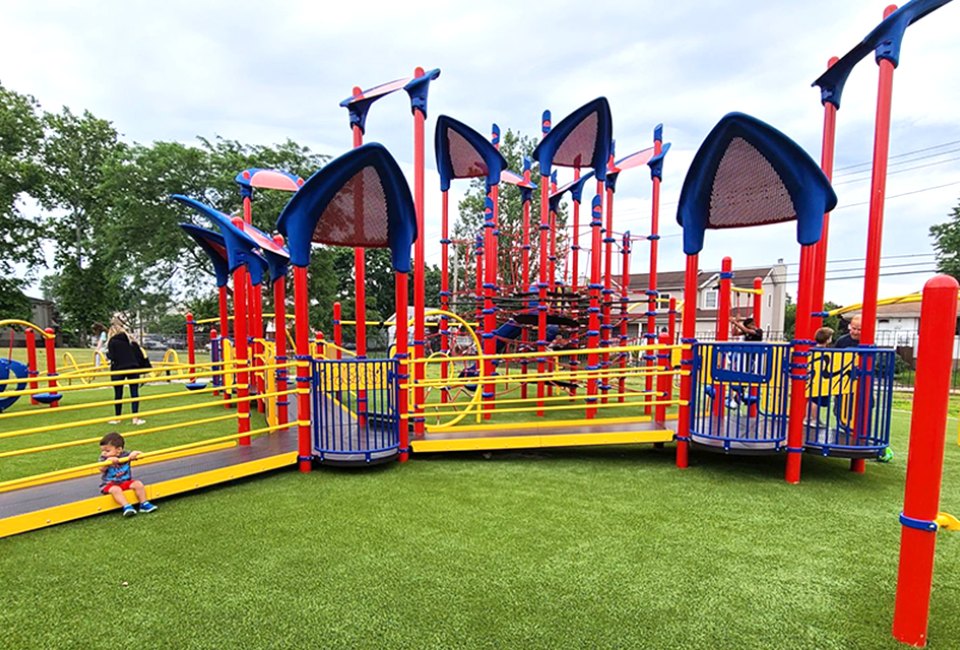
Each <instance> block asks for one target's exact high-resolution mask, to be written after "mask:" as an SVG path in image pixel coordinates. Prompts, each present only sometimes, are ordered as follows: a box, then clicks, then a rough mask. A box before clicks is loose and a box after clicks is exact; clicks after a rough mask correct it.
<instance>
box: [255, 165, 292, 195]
mask: <svg viewBox="0 0 960 650" xmlns="http://www.w3.org/2000/svg"><path fill="white" fill-rule="evenodd" d="M243 176H244V178H247V177H248V172H243ZM249 178H250V185H251V187H257V188H262V189H265V190H282V191H284V192H296V191H297V190H298V189H300V186H301V185H302V184H303V179H300V178H298V179H297V180H294V179H292V178H290V177H289V176H287V175H286V174H281V173H280V172H276V171H273V170H272V169H261V170H259V171H257V172H256V173H255V174H253V176H250V177H249Z"/></svg>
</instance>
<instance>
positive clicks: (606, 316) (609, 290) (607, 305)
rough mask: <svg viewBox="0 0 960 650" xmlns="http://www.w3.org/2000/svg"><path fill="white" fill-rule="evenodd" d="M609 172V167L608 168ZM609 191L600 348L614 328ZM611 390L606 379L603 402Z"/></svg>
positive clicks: (606, 357)
mask: <svg viewBox="0 0 960 650" xmlns="http://www.w3.org/2000/svg"><path fill="white" fill-rule="evenodd" d="M609 164H610V166H612V165H613V156H611V157H610V162H609ZM608 170H609V166H608ZM606 190H607V225H606V227H605V228H604V236H603V292H602V297H601V300H602V302H601V310H602V311H601V312H600V316H601V323H600V347H602V348H606V347H608V346H609V345H610V334H611V332H610V330H611V328H612V327H613V324H612V322H611V320H612V317H613V314H612V313H611V312H612V310H613V244H614V242H615V241H616V240H615V239H614V237H613V185H609V186H607V188H606ZM600 367H601V368H602V369H604V370H605V371H606V370H607V369H608V368H609V367H610V354H609V353H608V352H605V353H604V354H603V355H602V356H601V357H600ZM609 390H610V378H609V376H608V377H604V379H602V380H601V382H600V392H601V393H602V394H603V399H602V400H601V401H602V402H603V403H604V404H606V403H607V393H608V392H609Z"/></svg>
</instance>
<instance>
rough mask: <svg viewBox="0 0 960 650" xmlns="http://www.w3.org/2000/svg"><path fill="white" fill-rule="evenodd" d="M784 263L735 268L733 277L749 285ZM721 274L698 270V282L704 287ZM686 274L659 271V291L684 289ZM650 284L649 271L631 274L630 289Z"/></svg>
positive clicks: (765, 276) (735, 281) (714, 271)
mask: <svg viewBox="0 0 960 650" xmlns="http://www.w3.org/2000/svg"><path fill="white" fill-rule="evenodd" d="M778 266H782V265H774V266H758V267H752V268H744V269H734V270H733V277H734V283H735V284H738V286H749V285H750V283H752V282H753V278H758V277H759V278H764V279H766V278H767V277H768V276H770V275H772V274H773V272H774V270H775V269H777V268H778ZM719 274H720V271H719V270H708V271H704V270H702V269H701V270H699V271H697V283H698V284H699V285H700V288H701V289H702V288H703V285H704V284H705V283H707V282H710V281H711V280H712V279H713V278H714V277H716V276H717V275H719ZM685 276H686V273H685V272H684V271H665V272H662V273H657V290H658V291H666V292H668V293H669V292H670V291H682V290H683V280H684V277H685ZM649 286H650V274H649V273H637V274H636V275H631V276H630V291H631V292H636V291H640V292H643V291H646V290H647V287H649Z"/></svg>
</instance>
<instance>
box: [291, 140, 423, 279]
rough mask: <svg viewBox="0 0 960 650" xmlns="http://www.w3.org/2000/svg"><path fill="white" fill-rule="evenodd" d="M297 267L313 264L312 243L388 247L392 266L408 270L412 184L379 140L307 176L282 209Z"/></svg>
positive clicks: (413, 234)
mask: <svg viewBox="0 0 960 650" xmlns="http://www.w3.org/2000/svg"><path fill="white" fill-rule="evenodd" d="M277 230H279V231H280V232H281V233H282V234H283V235H284V236H285V237H286V238H287V248H288V249H289V251H290V261H291V263H293V265H294V266H301V267H305V266H307V265H308V264H309V263H310V244H311V243H313V242H316V243H319V244H329V245H333V246H351V247H366V248H389V249H390V253H391V257H392V260H393V268H394V270H396V271H399V272H401V273H408V272H409V271H410V246H411V245H412V244H413V242H414V241H415V240H416V239H417V222H416V209H415V207H414V204H413V197H412V196H411V195H410V188H409V187H408V186H407V181H406V179H405V178H404V176H403V172H402V171H400V166H399V165H397V162H396V161H395V160H394V159H393V156H391V155H390V153H389V152H388V151H387V150H386V148H384V146H383V145H381V144H377V143H370V144H365V145H363V146H361V147H357V148H356V149H353V150H351V151H349V152H347V153H345V154H343V155H342V156H340V157H339V158H337V159H336V160H334V161H332V162H330V163H329V164H328V165H326V166H325V167H323V168H322V169H320V170H319V171H317V172H316V173H315V174H313V176H311V177H310V178H309V179H307V182H306V183H304V185H303V187H301V188H300V191H299V192H297V193H296V194H294V195H293V197H292V198H291V199H290V201H289V202H288V203H287V205H286V206H285V207H284V208H283V212H281V213H280V218H279V219H278V220H277Z"/></svg>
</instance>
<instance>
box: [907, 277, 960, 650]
mask: <svg viewBox="0 0 960 650" xmlns="http://www.w3.org/2000/svg"><path fill="white" fill-rule="evenodd" d="M957 289H958V284H957V281H956V280H955V279H953V278H952V277H950V276H946V275H938V276H936V277H934V278H932V279H930V280H928V281H927V283H926V284H925V285H924V287H923V303H922V304H923V306H922V308H921V312H920V347H919V350H918V351H917V381H916V386H915V387H914V398H913V399H914V403H913V413H912V415H911V417H910V449H909V452H908V453H907V478H906V488H905V490H904V498H903V513H901V515H900V523H901V525H902V529H901V533H900V566H899V569H898V571H897V597H896V601H895V605H894V613H893V636H894V638H896V639H897V641H900V642H901V643H909V644H910V645H913V646H925V645H926V644H927V622H928V619H929V615H930V589H931V586H932V582H933V562H934V551H935V550H936V544H937V534H936V530H937V527H936V524H935V523H934V520H935V519H936V517H937V514H938V512H939V510H940V486H941V482H942V480H943V454H944V445H945V442H946V430H947V406H948V404H949V400H950V375H951V372H952V366H953V333H954V327H955V324H956V322H957Z"/></svg>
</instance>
